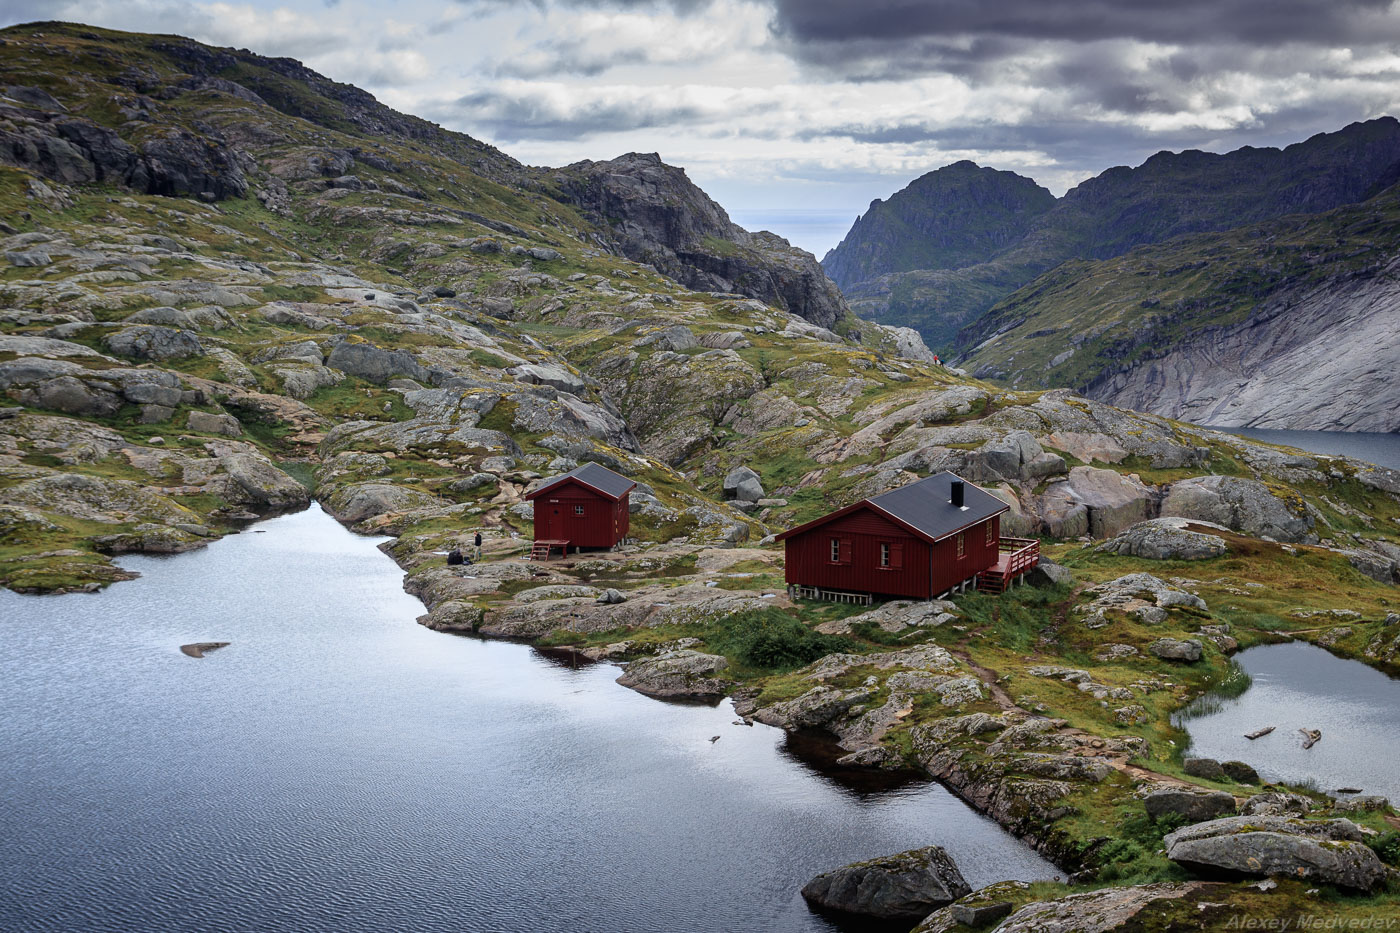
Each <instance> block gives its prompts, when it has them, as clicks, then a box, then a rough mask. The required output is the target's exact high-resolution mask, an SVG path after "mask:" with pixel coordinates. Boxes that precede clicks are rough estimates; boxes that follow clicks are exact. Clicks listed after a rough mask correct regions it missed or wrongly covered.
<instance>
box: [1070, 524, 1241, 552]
mask: <svg viewBox="0 0 1400 933" xmlns="http://www.w3.org/2000/svg"><path fill="white" fill-rule="evenodd" d="M1188 524H1190V522H1188V521H1187V520H1186V519H1182V518H1154V519H1149V520H1148V521H1145V522H1138V523H1137V524H1136V525H1132V526H1130V527H1128V528H1125V529H1124V530H1122V531H1120V532H1119V533H1118V534H1116V535H1115V536H1113V537H1112V538H1110V539H1109V540H1107V541H1105V542H1104V543H1103V544H1100V545H1099V546H1098V547H1097V548H1096V549H1095V550H1099V551H1106V552H1108V553H1110V554H1121V555H1123V556H1125V557H1145V558H1147V559H1149V560H1206V559H1208V558H1211V557H1219V556H1220V555H1222V554H1224V553H1225V552H1226V551H1227V550H1229V548H1228V547H1227V546H1226V544H1225V539H1224V538H1221V537H1220V536H1218V535H1213V534H1209V533H1208V532H1202V531H1194V530H1191V529H1188V528H1187V527H1186V526H1187V525H1188Z"/></svg>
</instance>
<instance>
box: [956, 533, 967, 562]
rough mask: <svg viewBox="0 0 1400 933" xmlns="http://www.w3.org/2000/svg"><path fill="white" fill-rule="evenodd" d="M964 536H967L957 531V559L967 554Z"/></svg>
mask: <svg viewBox="0 0 1400 933" xmlns="http://www.w3.org/2000/svg"><path fill="white" fill-rule="evenodd" d="M966 537H967V536H966V535H964V534H963V533H962V532H958V537H957V542H958V559H959V560H961V559H962V558H964V557H966V556H967V541H966V540H964V539H965V538H966Z"/></svg>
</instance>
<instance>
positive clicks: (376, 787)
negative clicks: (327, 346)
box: [0, 506, 1328, 933]
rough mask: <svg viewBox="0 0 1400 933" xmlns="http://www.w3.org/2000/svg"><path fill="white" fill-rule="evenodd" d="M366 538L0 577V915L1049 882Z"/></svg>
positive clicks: (293, 919) (239, 921)
mask: <svg viewBox="0 0 1400 933" xmlns="http://www.w3.org/2000/svg"><path fill="white" fill-rule="evenodd" d="M380 540H383V539H370V538H364V537H359V536H356V535H353V534H351V533H350V532H348V531H346V530H344V529H343V528H341V527H340V525H338V524H337V523H336V522H335V521H334V520H332V519H331V518H330V517H329V516H328V515H326V514H325V513H324V512H322V511H321V510H320V509H319V508H318V507H314V506H313V507H312V508H311V509H310V510H308V511H306V512H302V513H300V514H296V515H288V516H283V517H280V518H277V519H273V520H271V521H268V522H264V523H261V524H259V525H256V526H254V527H253V528H252V529H250V530H248V531H245V532H244V533H242V534H239V535H235V536H231V537H228V538H225V539H224V540H221V541H218V542H215V543H214V544H212V545H211V546H210V547H209V548H207V549H205V550H202V551H197V552H192V553H189V554H183V555H178V556H174V557H132V558H126V559H123V560H122V564H123V566H125V567H128V568H130V569H133V570H137V571H139V572H140V573H141V574H142V575H143V576H142V577H141V578H140V579H138V580H133V581H130V582H126V583H120V584H117V585H116V586H114V587H112V588H111V589H110V590H108V591H107V592H105V593H101V594H74V595H67V596H54V597H24V596H19V595H16V594H14V593H10V592H6V591H0V711H3V712H0V748H3V749H4V755H5V766H4V768H3V771H0V799H3V801H4V806H3V807H0V839H3V840H4V846H3V849H0V929H3V930H5V931H7V933H21V931H23V933H28V931H59V930H61V931H65V933H71V931H118V930H120V931H142V933H149V931H162V933H163V931H210V930H218V931H220V933H242V931H247V933H274V931H335V933H341V931H352V930H353V931H386V933H387V931H395V933H398V931H405V930H413V931H454V933H457V931H483V933H485V931H492V933H511V931H522V933H523V931H571V933H578V931H652V930H679V929H684V930H695V931H710V930H712V931H717V933H718V931H737V930H765V931H768V930H773V931H809V930H832V929H836V928H835V927H834V926H832V925H831V923H830V922H829V921H828V920H826V919H823V918H821V917H819V916H817V915H815V914H813V913H811V912H810V911H808V910H807V908H806V906H805V904H804V903H803V901H802V899H801V897H800V896H799V894H798V889H799V888H800V886H801V885H802V884H803V883H805V882H806V881H807V880H808V878H810V877H811V876H812V875H813V874H815V873H817V872H819V871H822V870H825V869H828V868H833V867H836V866H838V865H841V864H844V863H846V862H850V861H854V860H857V859H864V858H870V857H873V856H877V855H883V854H889V853H893V852H898V851H901V850H904V849H908V848H913V847H916V846H922V845H929V844H935V843H936V844H940V845H943V846H945V847H946V848H947V849H948V850H949V851H950V852H951V853H952V855H953V857H954V858H955V860H956V861H957V863H958V865H959V867H960V868H961V869H962V872H963V874H964V875H965V876H966V877H967V879H968V881H969V882H970V883H971V884H972V885H973V886H974V887H976V886H979V885H984V884H988V883H991V882H993V881H997V880H1001V879H1005V878H1015V879H1022V880H1032V879H1040V878H1050V877H1054V876H1055V875H1056V874H1057V871H1056V869H1055V868H1054V866H1053V865H1051V864H1050V863H1048V862H1046V861H1045V860H1044V859H1042V858H1040V857H1039V856H1038V855H1036V854H1035V853H1034V852H1033V851H1032V850H1031V849H1030V848H1029V847H1027V846H1026V845H1024V844H1023V843H1021V842H1019V841H1018V840H1016V839H1014V838H1012V837H1011V836H1009V835H1008V834H1006V833H1005V832H1003V831H1002V830H1001V829H1000V828H999V827H998V826H996V825H995V823H993V822H992V821H990V820H988V819H986V818H984V817H982V816H980V815H979V814H977V813H976V812H975V811H973V810H972V809H971V808H969V807H968V806H967V805H965V804H964V803H962V802H961V801H960V800H959V799H957V798H956V797H955V796H953V795H952V794H951V793H949V792H948V791H947V790H945V789H944V788H942V787H941V786H939V785H937V784H932V783H927V782H911V781H907V780H906V781H904V782H898V781H890V780H888V779H882V780H880V781H872V780H868V779H862V780H851V779H848V777H849V776H843V775H840V774H836V773H833V772H831V771H830V770H829V769H827V768H825V767H822V766H820V764H819V763H817V761H816V759H814V758H812V757H810V756H806V755H803V754H799V753H798V752H799V747H798V745H796V744H794V743H793V742H790V741H789V740H788V739H787V738H786V736H785V735H784V734H783V733H782V732H781V731H779V730H776V729H771V728H768V727H765V726H762V725H756V726H752V727H749V726H744V725H735V724H734V722H735V719H736V717H735V715H734V712H733V709H732V707H731V706H730V705H729V704H728V703H724V704H721V705H720V706H717V707H708V706H699V705H677V704H665V703H660V702H657V701H655V700H652V699H648V698H646V697H643V696H641V695H640V694H637V693H634V692H632V691H630V690H627V689H625V688H623V687H620V686H618V685H617V684H615V683H614V682H613V680H614V678H616V676H617V675H618V669H617V668H616V667H613V666H611V665H594V666H588V667H580V668H577V669H575V668H574V667H573V666H571V665H569V664H561V663H559V662H556V661H552V660H550V659H549V658H548V657H546V656H544V655H543V654H541V653H539V652H537V651H535V650H533V649H531V648H529V647H527V646H524V645H519V644H512V643H504V642H489V641H481V640H475V639H467V638H461V637H455V636H450V635H443V634H439V633H436V632H431V631H429V630H427V629H424V628H422V627H421V626H419V625H417V624H415V622H414V619H415V617H416V616H418V615H420V614H421V613H422V612H423V606H422V604H421V603H419V602H418V601H417V600H416V599H414V598H412V597H410V596H408V595H406V594H405V593H404V592H403V591H402V589H401V581H402V574H401V572H400V571H399V569H398V568H397V567H396V566H395V565H394V563H393V562H392V561H391V560H390V559H389V558H388V557H386V556H385V555H383V554H382V553H380V552H379V551H378V550H377V549H376V548H375V544H376V543H377V542H378V541H380ZM198 641H229V642H231V645H230V646H229V647H227V648H224V649H222V650H220V651H216V652H213V653H211V654H209V655H208V656H206V657H205V658H203V659H195V658H190V657H187V656H185V655H183V654H181V653H180V651H179V650H178V648H179V646H180V645H182V644H185V643H189V642H198ZM1322 725H1323V727H1324V728H1327V726H1328V724H1327V723H1325V722H1323V723H1322ZM713 736H718V737H719V740H718V741H715V742H712V741H710V740H711V738H712V737H713ZM868 777H869V776H867V778H868Z"/></svg>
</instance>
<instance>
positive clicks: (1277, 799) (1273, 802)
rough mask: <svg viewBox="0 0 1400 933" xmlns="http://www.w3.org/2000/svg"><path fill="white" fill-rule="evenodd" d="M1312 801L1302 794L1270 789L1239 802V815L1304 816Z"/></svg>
mask: <svg viewBox="0 0 1400 933" xmlns="http://www.w3.org/2000/svg"><path fill="white" fill-rule="evenodd" d="M1310 810H1312V801H1311V800H1309V799H1308V798H1306V797H1304V796H1303V795H1302V794H1290V793H1284V792H1281V791H1271V792H1269V793H1267V794H1255V795H1254V796H1253V797H1250V798H1249V799H1248V800H1246V801H1245V802H1244V803H1242V804H1240V815H1241V816H1306V815H1307V814H1308V812H1309V811H1310Z"/></svg>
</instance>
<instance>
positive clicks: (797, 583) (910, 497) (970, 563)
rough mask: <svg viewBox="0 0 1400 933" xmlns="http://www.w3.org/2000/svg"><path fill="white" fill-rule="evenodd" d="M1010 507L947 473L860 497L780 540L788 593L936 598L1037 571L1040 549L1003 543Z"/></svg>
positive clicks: (1022, 543) (1010, 541) (1033, 544)
mask: <svg viewBox="0 0 1400 933" xmlns="http://www.w3.org/2000/svg"><path fill="white" fill-rule="evenodd" d="M1008 508H1009V506H1007V505H1006V503H1004V502H1002V501H1001V500H1000V499H998V498H996V497H995V496H993V495H991V494H990V493H988V492H985V491H983V490H981V489H979V488H977V487H976V486H974V485H972V484H971V483H969V482H966V481H964V480H962V479H960V478H959V477H957V476H954V475H953V474H952V473H947V472H944V473H937V474H935V475H933V476H930V477H928V478H926V479H921V480H919V481H918V482H916V483H910V484H909V485H908V486H903V487H901V488H899V489H895V490H892V491H890V492H887V493H884V494H882V495H878V496H874V497H872V498H869V499H862V500H861V501H859V502H857V503H855V504H854V505H849V506H847V507H846V508H844V509H840V510H838V511H835V512H832V513H831V514H830V515H825V516H823V517H821V518H818V519H816V520H814V521H810V522H808V523H807V524H805V525H799V526H798V527H796V528H793V529H791V530H789V531H785V532H783V533H782V534H780V535H778V540H779V541H783V542H784V543H785V546H786V549H787V582H788V590H789V592H790V593H791V594H792V595H793V596H808V597H816V598H823V597H830V598H845V597H849V596H852V595H853V594H862V595H863V596H869V595H881V596H901V597H904V598H914V599H932V598H934V597H935V596H940V595H942V594H945V593H948V592H950V591H952V590H954V589H957V588H959V587H962V586H965V585H966V584H968V583H971V582H974V581H979V575H982V581H986V580H987V579H988V578H990V577H995V576H996V575H997V574H998V573H1001V572H1003V571H1007V570H1010V569H1011V568H1012V567H1013V566H1014V567H1015V568H1016V571H1015V572H1023V571H1024V569H1028V567H1029V566H1034V563H1035V560H1036V559H1038V556H1039V545H1038V542H1034V541H1021V540H1020V539H1003V538H1002V537H1001V513H1002V512H1005V511H1006V510H1007V509H1008ZM1008 546H1010V550H1009V551H1008ZM1032 550H1034V551H1035V552H1036V553H1035V555H1034V558H1032V557H1031V554H1030V552H1031V551H1032ZM1013 557H1014V558H1015V559H1014V560H1013V559H1012V558H1013ZM1003 565H1006V566H1005V567H1003ZM1012 576H1014V572H1013V573H1012ZM1003 579H1004V578H1003ZM986 588H992V589H996V590H998V591H1000V589H1001V585H997V586H994V587H986Z"/></svg>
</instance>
